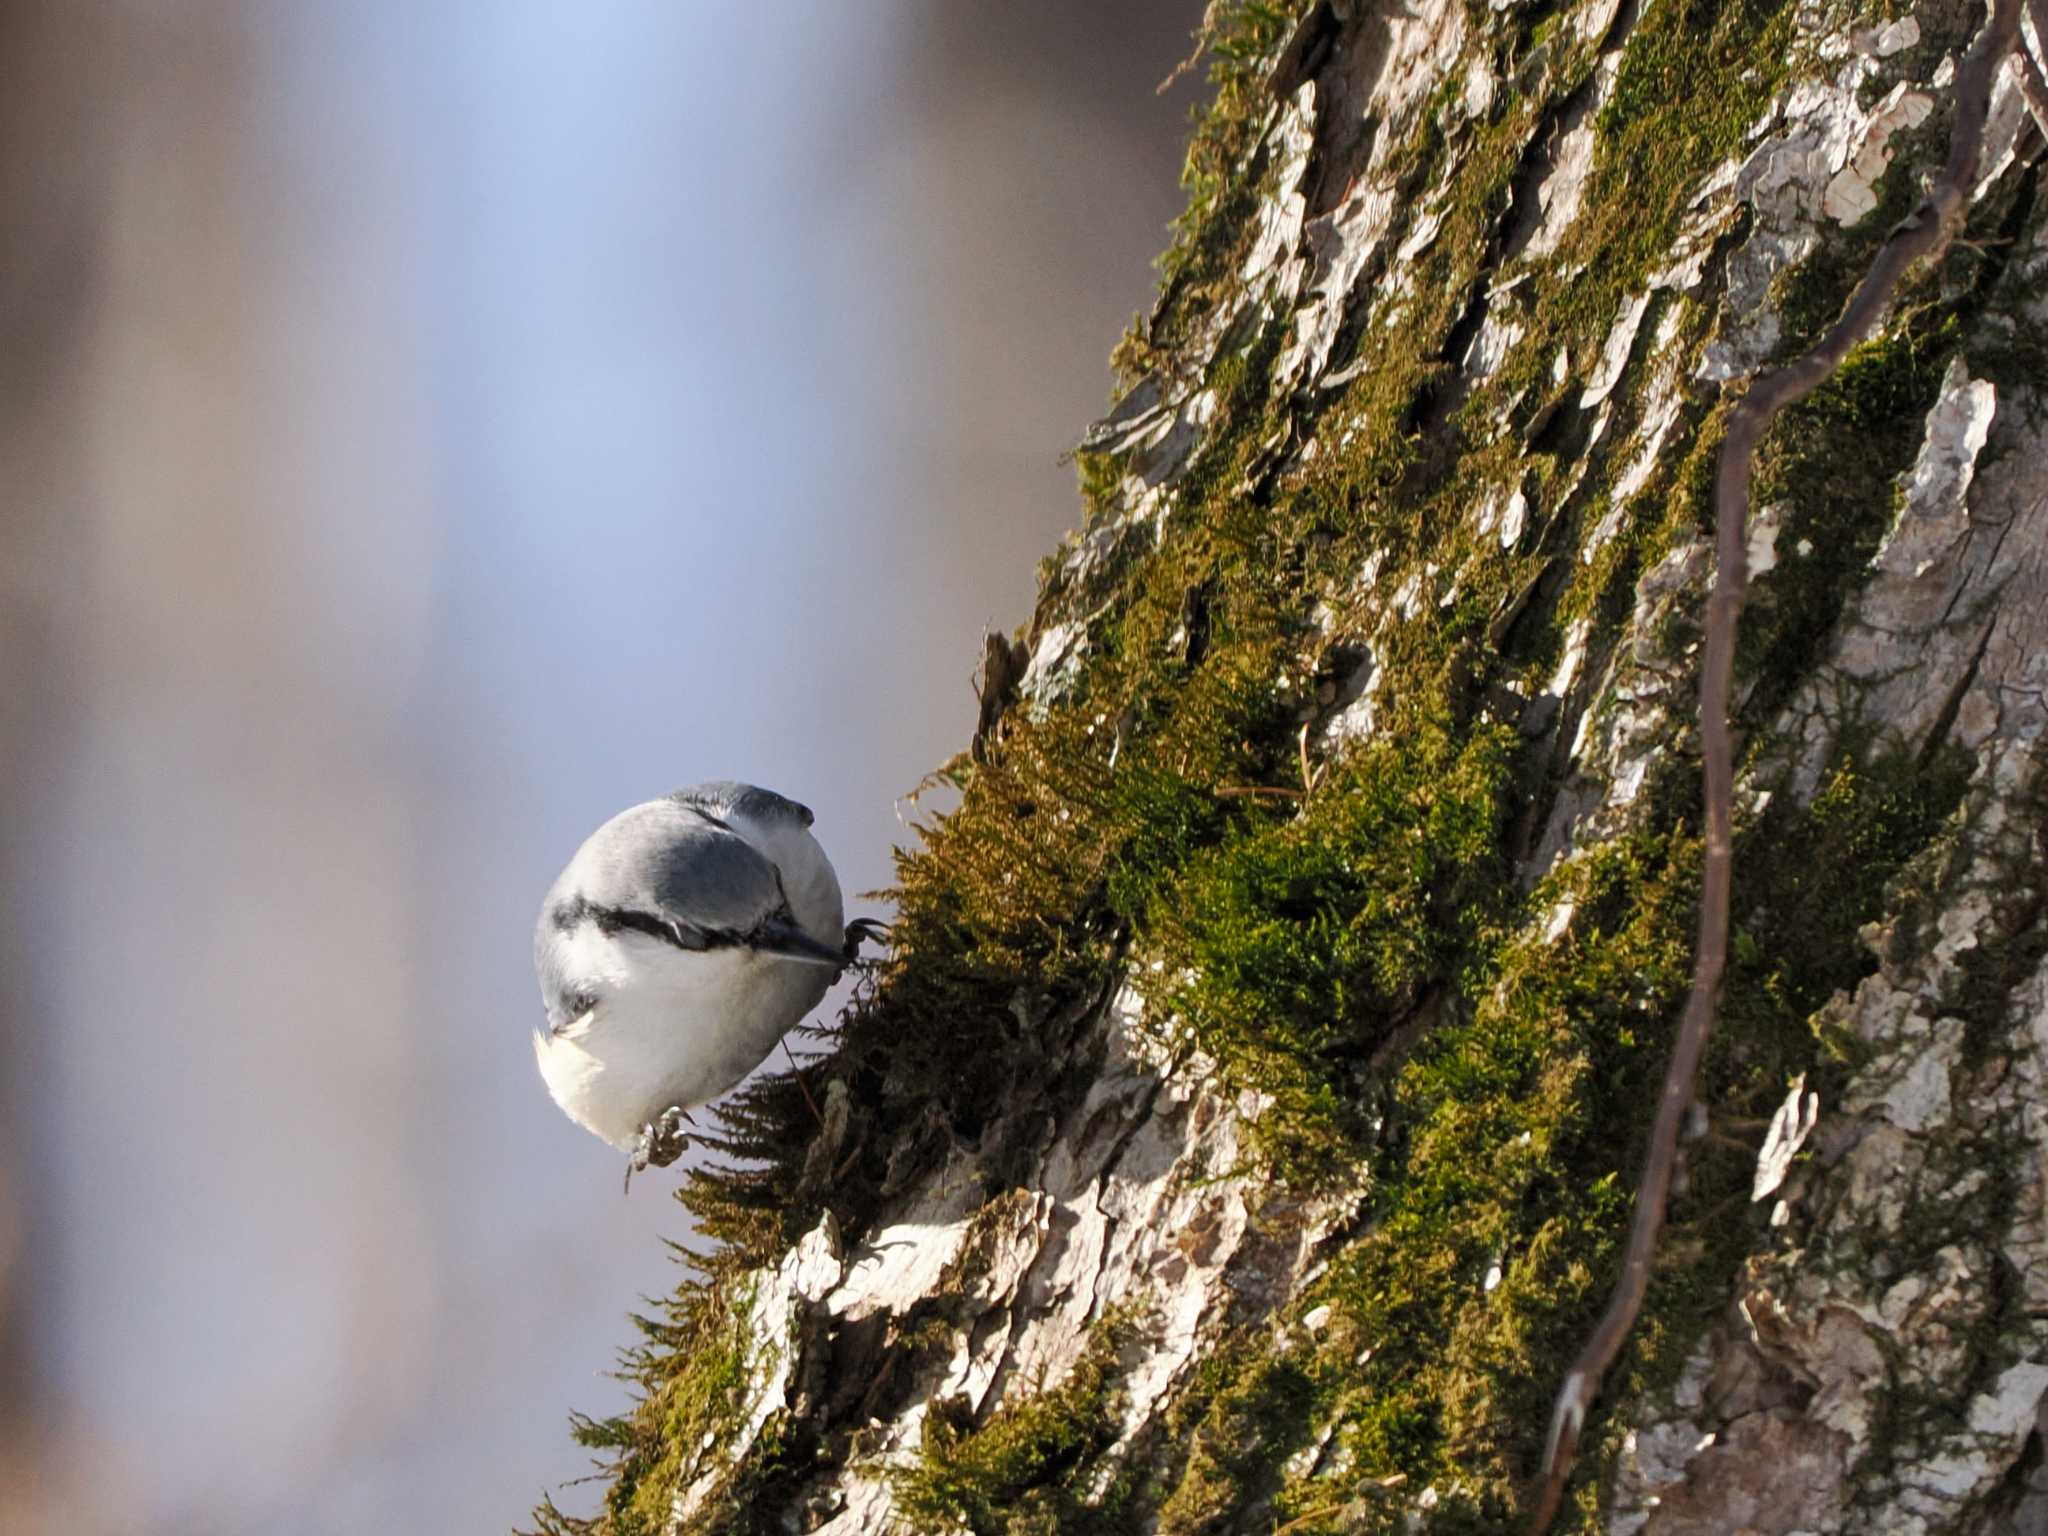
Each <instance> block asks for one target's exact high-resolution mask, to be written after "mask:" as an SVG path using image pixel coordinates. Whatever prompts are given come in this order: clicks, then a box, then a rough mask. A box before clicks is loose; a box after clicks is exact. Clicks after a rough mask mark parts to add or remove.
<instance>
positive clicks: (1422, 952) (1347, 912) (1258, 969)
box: [1134, 724, 1513, 1181]
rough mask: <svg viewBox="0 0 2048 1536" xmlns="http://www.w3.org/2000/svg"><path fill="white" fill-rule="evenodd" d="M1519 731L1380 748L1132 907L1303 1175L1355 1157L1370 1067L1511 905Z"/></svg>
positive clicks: (1193, 1013) (1172, 985)
mask: <svg viewBox="0 0 2048 1536" xmlns="http://www.w3.org/2000/svg"><path fill="white" fill-rule="evenodd" d="M1512 745H1513V735H1512V733H1511V732H1509V731H1507V730H1505V729H1504V728H1501V727H1484V728H1481V729H1479V730H1476V731H1474V732H1473V733H1471V735H1469V736H1468V737H1467V738H1466V739H1464V740H1462V741H1459V740H1456V739H1455V738H1454V737H1453V736H1452V734H1451V733H1450V732H1449V731H1447V730H1446V729H1444V728H1443V726H1442V725H1440V724H1431V725H1427V726H1423V727H1421V728H1419V729H1417V730H1416V731H1414V732H1412V733H1411V734H1410V735H1409V736H1408V737H1407V739H1405V740H1403V741H1402V742H1400V743H1399V744H1395V743H1393V742H1389V741H1386V740H1376V741H1374V742H1373V743H1372V744H1371V745H1369V746H1367V747H1366V748H1365V749H1364V750H1363V751H1361V752H1359V753H1357V754H1356V755H1355V756H1353V757H1352V758H1351V759H1349V760H1348V761H1346V762H1345V763H1344V764H1343V765H1342V766H1341V767H1340V768H1338V769H1337V770H1336V771H1335V772H1333V773H1331V774H1330V775H1329V776H1328V777H1327V778H1326V779H1325V780H1324V781H1322V782H1320V783H1319V784H1318V786H1317V789H1316V793H1315V794H1314V795H1313V796H1311V797H1309V799H1308V801H1307V803H1306V804H1305V805H1303V806H1302V807H1301V809H1300V812H1299V814H1291V815H1283V816H1281V817H1278V818H1276V817H1273V816H1263V817H1260V818H1258V819H1257V820H1255V821H1251V822H1249V823H1247V824H1245V825H1243V826H1242V827H1240V828H1239V829H1238V830H1237V835H1235V836H1232V837H1230V838H1228V839H1227V840H1224V841H1220V842H1218V843H1216V844H1215V845H1214V846H1211V847H1208V848H1205V849H1202V850H1201V851H1199V852H1198V853H1196V854H1195V855H1194V856H1193V857H1191V858H1189V859H1188V860H1187V863H1186V867H1185V870H1184V872H1183V873H1182V875H1181V876H1180V878H1179V879H1177V880H1175V881H1173V882H1171V883H1157V884H1155V886H1154V888H1153V892H1152V897H1151V901H1150V903H1149V906H1148V909H1147V910H1146V911H1145V912H1143V913H1140V914H1134V916H1135V917H1136V918H1137V920H1138V927H1139V932H1140V934H1141V936H1142V938H1143V940H1144V941H1145V943H1146V945H1147V947H1148V948H1154V947H1156V949H1157V952H1158V961H1159V963H1158V965H1157V966H1156V967H1153V966H1147V967H1143V968H1141V971H1140V974H1141V975H1144V976H1148V977H1151V978H1153V982H1154V985H1153V986H1152V988H1151V990H1152V996H1153V1000H1154V1002H1155V1005H1156V1007H1157V1008H1158V1009H1159V1010H1160V1011H1161V1012H1163V1013H1164V1014H1166V1015H1167V1016H1168V1017H1169V1018H1170V1019H1171V1021H1172V1027H1173V1028H1174V1029H1175V1030H1176V1032H1177V1033H1178V1034H1179V1035H1180V1037H1181V1038H1183V1039H1184V1040H1185V1041H1186V1042H1187V1043H1189V1044H1192V1045H1193V1046H1195V1047H1196V1048H1198V1049H1200V1050H1202V1051H1203V1052H1205V1053H1206V1054H1207V1055H1209V1056H1210V1057H1211V1058H1212V1059H1213V1060H1214V1061H1215V1062H1216V1063H1217V1065H1218V1066H1219V1067H1220V1068H1221V1070H1222V1071H1223V1072H1224V1074H1225V1076H1226V1078H1227V1079H1228V1080H1229V1081H1231V1082H1234V1083H1237V1084H1240V1085H1243V1086H1247V1087H1252V1088H1256V1089H1258V1090H1259V1091H1260V1092H1262V1093H1264V1094H1266V1095H1267V1096H1268V1097H1269V1098H1270V1100H1271V1105H1270V1108H1269V1109H1268V1110H1267V1111H1266V1112H1265V1113H1264V1114H1263V1115H1262V1116H1261V1117H1260V1119H1259V1120H1258V1121H1257V1122H1256V1124H1255V1125H1254V1128H1253V1129H1254V1134H1255V1137H1256V1139H1257V1142H1258V1144H1259V1146H1260V1148H1261V1150H1262V1151H1263V1152H1264V1153H1265V1154H1266V1155H1267V1157H1268V1158H1270V1160H1271V1162H1272V1164H1273V1166H1274V1167H1275V1168H1276V1169H1277V1170H1278V1171H1279V1172H1281V1173H1282V1174H1283V1175H1284V1176H1287V1177H1289V1178H1291V1179H1294V1180H1296V1181H1302V1180H1313V1179H1331V1178H1335V1177H1338V1176H1340V1175H1341V1174H1342V1173H1344V1172H1345V1171H1347V1169H1348V1168H1349V1167H1350V1164H1351V1161H1352V1159H1353V1157H1354V1156H1355V1152H1356V1148H1357V1147H1358V1145H1359V1144H1360V1138H1361V1135H1362V1133H1363V1132H1365V1130H1366V1129H1367V1127H1366V1126H1365V1125H1364V1124H1362V1123H1361V1122H1362V1116H1363V1112H1364V1110H1365V1108H1366V1105H1367V1102H1368V1101H1367V1100H1366V1099H1365V1097H1364V1096H1363V1094H1362V1092H1361V1090H1362V1088H1363V1087H1364V1084H1363V1082H1362V1081H1361V1075H1362V1072H1363V1069H1364V1068H1365V1066H1366V1064H1367V1063H1368V1061H1369V1060H1370V1059H1371V1057H1372V1056H1373V1054H1374V1053H1375V1051H1377V1050H1378V1049H1379V1048H1380V1047H1381V1046H1382V1045H1383V1044H1385V1043H1386V1041H1387V1039H1388V1038H1389V1036H1390V1035H1391V1034H1392V1033H1393V1030H1394V1029H1395V1027H1396V1026H1397V1025H1398V1024H1399V1023H1400V1022H1401V1021H1402V1020H1403V1019H1404V1018H1406V1017H1408V1016H1410V1015H1411V1014H1412V1013H1413V1012H1414V1011H1415V1009H1416V1007H1417V1005H1418V1003H1419V1002H1420V1000H1421V999H1422V998H1423V997H1424V996H1425V995H1426V994H1427V993H1428V992H1429V991H1430V989H1432V988H1436V987H1440V986H1441V985H1443V984H1444V982H1445V981H1446V980H1447V979H1448V978H1449V975H1450V972H1451V969H1452V967H1453V965H1454V964H1455V963H1456V961H1457V959H1458V957H1459V956H1460V955H1461V954H1462V953H1463V952H1464V950H1465V948H1466V946H1467V945H1468V944H1469V943H1470V941H1471V938H1472V935H1473V934H1474V932H1475V931H1476V929H1477V927H1478V925H1479V924H1480V923H1481V922H1482V921H1483V920H1484V918H1485V916H1486V914H1487V913H1488V911H1489V910H1490V909H1493V908H1496V907H1497V906H1498V903H1499V900H1500V890H1501V886H1502V882H1503V879H1504V876H1505V868H1504V860H1503V858H1502V856H1501V853H1500V841H1501V840H1500V836H1499V831H1500V821H1501V816H1502V811H1503V791H1504V789H1505V787H1506V784H1507V781H1508V776H1509V764H1510V760H1511V748H1512Z"/></svg>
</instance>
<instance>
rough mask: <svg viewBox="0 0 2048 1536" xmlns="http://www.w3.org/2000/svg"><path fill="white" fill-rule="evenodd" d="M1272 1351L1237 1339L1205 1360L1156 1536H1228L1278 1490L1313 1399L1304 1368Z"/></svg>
mask: <svg viewBox="0 0 2048 1536" xmlns="http://www.w3.org/2000/svg"><path fill="white" fill-rule="evenodd" d="M1269 1348H1270V1346H1269V1345H1268V1344H1267V1342H1266V1341H1265V1340H1263V1339H1259V1338H1257V1337H1253V1336H1249V1335H1240V1336H1239V1337H1237V1338H1235V1339H1233V1340H1231V1341H1230V1343H1228V1344H1227V1345H1226V1346H1225V1347H1224V1348H1223V1349H1222V1350H1219V1351H1217V1352H1215V1353H1213V1354H1211V1355H1210V1356H1209V1357H1208V1358H1207V1359H1206V1360H1205V1361H1204V1363H1203V1367H1202V1370H1201V1373H1200V1379H1198V1380H1197V1381H1196V1383H1195V1384H1194V1386H1193V1387H1192V1388H1191V1389H1190V1391H1189V1393H1188V1394H1187V1396H1186V1398H1185V1399H1184V1400H1183V1412H1182V1414H1181V1415H1180V1423H1179V1424H1177V1425H1176V1426H1175V1429H1174V1431H1173V1432H1172V1434H1171V1436H1170V1438H1171V1440H1172V1442H1173V1444H1174V1445H1175V1446H1176V1448H1179V1449H1180V1458H1179V1467H1178V1472H1179V1476H1178V1478H1177V1480H1176V1482H1175V1484H1174V1487H1173V1490H1172V1492H1171V1493H1170V1494H1168V1495H1167V1497H1166V1498H1165V1500H1164V1501H1163V1502H1162V1503H1161V1504H1160V1506H1159V1514H1158V1522H1157V1525H1156V1527H1155V1529H1156V1530H1157V1532H1158V1536H1211V1533H1213V1532H1219V1531H1224V1530H1228V1529H1231V1528H1232V1525H1233V1523H1234V1522H1235V1521H1236V1520H1237V1519H1238V1518H1239V1517H1240V1516H1242V1515H1243V1514H1244V1513H1245V1511H1246V1509H1247V1508H1248V1507H1249V1506H1250V1505H1251V1504H1252V1503H1253V1502H1254V1501H1256V1500H1259V1499H1263V1498H1270V1497H1271V1496H1272V1495H1273V1494H1274V1493H1275V1492H1276V1491H1277V1490H1278V1489H1279V1486H1280V1483H1281V1464H1282V1463H1283V1462H1284V1461H1285V1459H1286V1456H1287V1453H1288V1452H1289V1451H1290V1450H1291V1449H1292V1448H1293V1447H1295V1446H1297V1445H1299V1444H1300V1443H1301V1442H1302V1441H1303V1440H1304V1439H1305V1438H1306V1436H1307V1434H1308V1431H1309V1427H1310V1423H1311V1414H1312V1413H1313V1411H1314V1402H1315V1395H1314V1392H1313V1390H1312V1386H1311V1383H1310V1380H1309V1378H1308V1376H1307V1374H1306V1373H1305V1372H1304V1371H1303V1370H1302V1369H1301V1367H1300V1365H1299V1364H1298V1363H1297V1362H1295V1361H1294V1360H1292V1359H1290V1358H1288V1357H1287V1356H1284V1355H1278V1356H1276V1355H1273V1354H1271V1353H1269V1352H1268V1351H1269ZM1188 1410H1192V1411H1188Z"/></svg>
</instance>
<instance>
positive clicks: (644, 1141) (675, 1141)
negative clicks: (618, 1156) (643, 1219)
mask: <svg viewBox="0 0 2048 1536" xmlns="http://www.w3.org/2000/svg"><path fill="white" fill-rule="evenodd" d="M695 1123H696V1122H695V1121H693V1120H692V1119H691V1118H690V1112H689V1111H688V1110H686V1109H684V1108H683V1107H682V1106H681V1105H679V1104H671V1105H670V1106H669V1107H668V1108H667V1109H664V1110H663V1111H662V1112H661V1113H660V1114H658V1115H656V1116H655V1117H654V1118H653V1119H652V1120H650V1121H648V1122H647V1124H645V1125H643V1126H641V1127H640V1139H639V1140H638V1141H637V1142H635V1143H634V1144H633V1152H632V1155H631V1156H630V1157H628V1158H627V1159H626V1188H627V1189H628V1190H631V1189H632V1187H633V1175H634V1174H636V1173H638V1172H640V1171H641V1170H642V1169H643V1168H650V1167H652V1168H666V1167H667V1166H668V1165H669V1164H670V1163H672V1162H674V1161H675V1160H676V1159H677V1158H679V1157H681V1156H682V1155H683V1153H684V1151H685V1150H686V1149H687V1148H688V1147H689V1145H690V1137H689V1133H688V1132H686V1131H685V1130H684V1129H683V1127H684V1126H686V1125H694V1124H695Z"/></svg>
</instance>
